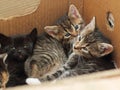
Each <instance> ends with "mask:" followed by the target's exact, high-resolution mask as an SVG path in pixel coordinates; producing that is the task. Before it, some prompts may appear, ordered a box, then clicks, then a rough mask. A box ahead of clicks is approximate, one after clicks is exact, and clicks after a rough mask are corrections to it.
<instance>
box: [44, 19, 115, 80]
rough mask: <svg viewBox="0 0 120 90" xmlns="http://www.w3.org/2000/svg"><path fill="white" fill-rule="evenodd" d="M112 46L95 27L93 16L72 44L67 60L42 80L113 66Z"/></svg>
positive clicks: (111, 67)
mask: <svg viewBox="0 0 120 90" xmlns="http://www.w3.org/2000/svg"><path fill="white" fill-rule="evenodd" d="M112 51H113V46H112V45H111V44H110V42H109V40H108V39H107V38H105V37H104V36H103V35H102V33H101V32H100V31H99V30H98V29H97V28H95V17H94V18H93V19H92V21H91V22H90V23H89V24H88V25H87V26H85V28H84V29H83V30H82V31H81V33H80V35H78V37H77V40H76V41H75V42H74V45H73V53H72V54H71V55H70V56H69V59H68V61H67V62H66V63H65V64H64V66H62V67H61V68H60V69H59V70H58V71H57V72H56V73H54V74H53V75H51V76H47V78H44V79H43V80H46V79H47V80H48V79H49V80H53V79H56V78H58V79H62V78H65V77H69V76H76V75H81V74H89V73H92V72H98V71H103V70H109V69H113V68H115V66H114V64H113V62H112V61H110V59H111V57H110V53H111V52H112Z"/></svg>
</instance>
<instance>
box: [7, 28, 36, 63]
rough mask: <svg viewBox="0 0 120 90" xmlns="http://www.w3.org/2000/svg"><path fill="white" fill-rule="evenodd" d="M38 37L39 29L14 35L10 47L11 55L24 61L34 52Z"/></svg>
mask: <svg viewBox="0 0 120 90" xmlns="http://www.w3.org/2000/svg"><path fill="white" fill-rule="evenodd" d="M36 39H37V30H36V29H33V30H32V31H31V33H30V34H27V35H21V36H15V37H12V42H13V43H12V45H11V46H10V47H9V52H8V53H9V57H12V58H13V59H14V58H15V59H16V60H20V61H24V60H26V59H27V58H28V56H29V55H31V54H32V52H33V48H34V44H35V42H36Z"/></svg>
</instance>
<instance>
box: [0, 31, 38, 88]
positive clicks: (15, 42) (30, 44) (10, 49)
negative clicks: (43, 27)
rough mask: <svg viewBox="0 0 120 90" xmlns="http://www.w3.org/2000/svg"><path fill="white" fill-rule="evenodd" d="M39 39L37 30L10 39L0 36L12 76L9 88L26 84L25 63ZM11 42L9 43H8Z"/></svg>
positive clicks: (8, 84)
mask: <svg viewBox="0 0 120 90" xmlns="http://www.w3.org/2000/svg"><path fill="white" fill-rule="evenodd" d="M36 39H37V30H36V29H34V30H32V32H31V33H30V34H27V35H17V36H12V37H8V36H5V35H2V34H0V41H3V42H0V43H1V50H3V52H4V51H5V52H7V53H8V57H7V59H6V63H7V65H8V72H9V74H10V77H9V81H8V83H7V86H16V85H22V84H25V79H26V78H27V76H26V74H25V72H24V62H25V60H26V59H27V58H28V57H29V56H30V55H32V52H33V48H34V44H35V42H36ZM7 41H9V43H8V42H7ZM6 42H7V43H6Z"/></svg>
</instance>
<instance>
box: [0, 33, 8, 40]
mask: <svg viewBox="0 0 120 90" xmlns="http://www.w3.org/2000/svg"><path fill="white" fill-rule="evenodd" d="M8 39H9V37H8V36H6V35H4V34H2V33H0V41H1V40H4V41H6V40H8Z"/></svg>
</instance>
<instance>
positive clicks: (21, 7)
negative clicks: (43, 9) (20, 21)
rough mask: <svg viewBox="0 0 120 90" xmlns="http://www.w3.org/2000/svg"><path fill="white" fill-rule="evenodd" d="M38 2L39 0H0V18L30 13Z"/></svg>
mask: <svg viewBox="0 0 120 90" xmlns="http://www.w3.org/2000/svg"><path fill="white" fill-rule="evenodd" d="M39 4H40V0H0V19H8V18H12V17H19V16H24V15H27V14H30V13H32V12H34V11H35V10H36V9H37V7H38V6H39Z"/></svg>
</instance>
